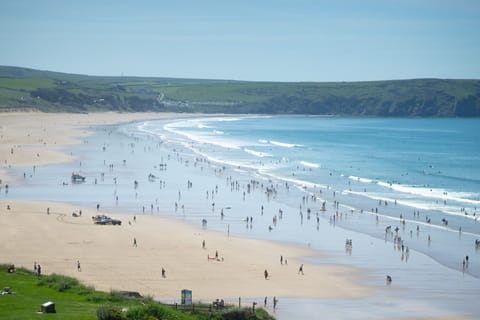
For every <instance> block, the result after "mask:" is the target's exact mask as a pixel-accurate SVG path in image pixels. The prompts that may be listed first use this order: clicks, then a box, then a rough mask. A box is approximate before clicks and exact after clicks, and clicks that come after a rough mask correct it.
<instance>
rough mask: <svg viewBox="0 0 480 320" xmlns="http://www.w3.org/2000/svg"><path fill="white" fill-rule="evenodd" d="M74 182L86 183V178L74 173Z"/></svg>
mask: <svg viewBox="0 0 480 320" xmlns="http://www.w3.org/2000/svg"><path fill="white" fill-rule="evenodd" d="M72 182H73V183H80V182H85V177H84V176H81V175H79V174H78V173H72Z"/></svg>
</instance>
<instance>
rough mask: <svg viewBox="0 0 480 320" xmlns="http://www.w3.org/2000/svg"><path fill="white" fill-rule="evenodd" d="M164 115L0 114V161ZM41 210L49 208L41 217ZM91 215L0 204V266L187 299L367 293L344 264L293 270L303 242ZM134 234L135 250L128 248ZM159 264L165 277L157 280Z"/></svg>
mask: <svg viewBox="0 0 480 320" xmlns="http://www.w3.org/2000/svg"><path fill="white" fill-rule="evenodd" d="M171 116H172V115H171V114H117V113H100V114H88V115H84V114H81V115H72V114H43V113H12V114H0V136H1V138H0V161H1V164H2V166H3V167H5V166H9V165H11V166H19V165H42V164H47V163H60V162H62V161H70V160H72V157H71V156H69V155H68V154H66V153H65V152H64V151H63V150H62V147H64V145H65V144H71V143H79V142H81V139H82V137H84V136H87V135H88V134H89V132H88V131H87V130H88V126H91V125H99V124H112V123H119V122H126V121H133V120H139V119H147V118H161V117H171ZM177 116H178V115H177ZM182 116H184V115H183V114H182ZM12 148H13V153H11V150H12ZM0 179H3V183H4V184H5V181H8V180H9V179H10V178H9V177H8V176H6V175H5V172H0ZM10 181H11V180H10ZM7 205H9V206H10V207H11V209H10V210H7ZM46 208H50V212H51V213H50V214H49V215H47V213H46ZM80 209H81V210H82V212H83V214H82V216H81V217H78V218H75V217H73V216H72V212H73V211H77V212H78V210H80ZM102 213H105V212H102ZM96 214H97V211H96V209H95V208H76V207H72V206H71V205H67V204H62V203H42V202H31V201H0V225H1V228H2V232H0V252H1V257H0V259H1V261H0V262H1V263H14V264H15V265H17V266H24V267H27V268H30V269H33V264H34V261H36V262H37V263H39V264H40V265H42V269H43V272H44V273H47V274H50V273H60V274H65V275H70V276H74V277H76V278H78V279H80V280H81V281H82V282H83V283H85V284H87V285H92V286H94V287H95V288H96V289H99V290H105V291H109V290H112V289H114V290H131V291H138V292H140V293H142V294H144V295H147V294H148V295H152V296H154V297H155V298H158V299H178V298H179V296H180V290H181V289H191V290H193V295H194V299H196V300H197V299H205V300H208V299H214V298H222V299H228V298H238V297H239V296H241V297H245V298H247V297H249V298H259V297H264V296H269V297H271V296H277V297H312V298H313V297H345V298H346V297H364V296H368V295H370V294H371V291H372V290H371V289H370V288H367V287H366V286H362V285H360V284H359V283H360V281H359V279H360V272H361V271H360V270H356V269H352V268H348V267H344V266H336V265H335V266H333V265H332V266H329V265H322V266H318V265H312V264H308V263H304V271H305V275H298V274H297V271H298V267H299V266H300V264H301V263H302V261H301V258H302V257H307V256H311V255H318V253H317V252H313V251H310V250H308V249H307V248H299V247H295V246H290V245H283V244H277V243H271V242H267V241H259V240H250V239H239V238H232V237H228V236H227V235H226V234H221V233H215V232H207V231H204V230H202V229H198V228H195V227H193V226H190V225H186V224H184V223H182V222H179V221H175V220H170V219H164V218H159V217H151V216H143V215H142V216H137V222H133V217H132V216H131V215H121V214H119V213H107V214H108V215H113V216H115V217H117V218H119V219H121V220H122V221H123V224H122V226H99V225H94V224H93V223H92V220H91V217H92V216H93V215H96ZM129 220H130V222H131V224H129V223H128V221H129ZM134 238H136V239H137V243H138V247H134V246H133V239H134ZM202 240H205V242H206V249H203V248H202ZM217 250H218V253H219V258H220V261H215V260H209V259H208V258H207V257H208V255H210V256H214V255H215V251H217ZM280 255H283V257H284V258H286V259H288V266H285V265H281V264H280ZM222 258H223V261H222ZM77 260H79V261H80V263H81V271H78V270H77ZM162 268H165V270H166V278H162V276H161V270H162ZM265 269H267V270H268V272H269V274H270V277H269V279H268V280H265V279H264V270H265Z"/></svg>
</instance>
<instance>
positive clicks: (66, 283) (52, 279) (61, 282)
mask: <svg viewBox="0 0 480 320" xmlns="http://www.w3.org/2000/svg"><path fill="white" fill-rule="evenodd" d="M38 285H39V286H44V287H48V288H52V289H54V290H57V291H59V292H64V291H67V290H69V289H72V288H75V287H78V286H79V282H78V280H77V279H74V278H70V277H65V276H61V275H58V274H55V273H54V274H51V275H49V276H42V277H41V278H40V280H39V282H38Z"/></svg>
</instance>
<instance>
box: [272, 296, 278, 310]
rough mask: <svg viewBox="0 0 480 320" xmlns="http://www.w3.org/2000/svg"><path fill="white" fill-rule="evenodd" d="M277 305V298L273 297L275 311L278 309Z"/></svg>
mask: <svg viewBox="0 0 480 320" xmlns="http://www.w3.org/2000/svg"><path fill="white" fill-rule="evenodd" d="M277 303H278V299H277V297H273V309H274V310H275V309H276V308H277Z"/></svg>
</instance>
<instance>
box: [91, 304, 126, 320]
mask: <svg viewBox="0 0 480 320" xmlns="http://www.w3.org/2000/svg"><path fill="white" fill-rule="evenodd" d="M97 319H98V320H125V319H126V318H125V317H124V315H123V314H122V312H121V311H120V310H119V309H118V308H116V307H114V306H101V307H100V308H98V309H97Z"/></svg>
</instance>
